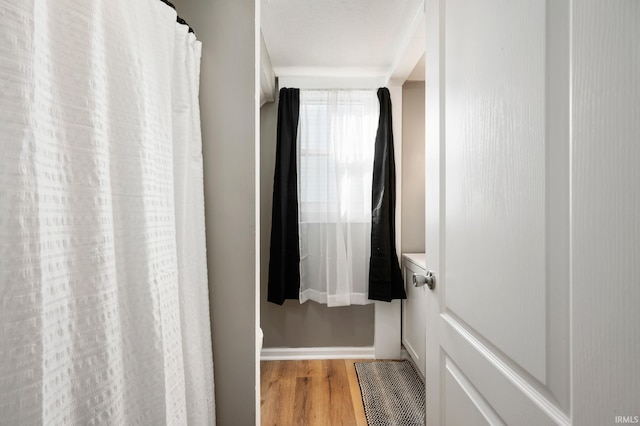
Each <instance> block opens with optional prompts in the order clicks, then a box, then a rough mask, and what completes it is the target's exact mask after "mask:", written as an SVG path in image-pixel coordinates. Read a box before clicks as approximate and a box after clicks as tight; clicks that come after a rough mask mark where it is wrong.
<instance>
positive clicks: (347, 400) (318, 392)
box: [260, 359, 371, 426]
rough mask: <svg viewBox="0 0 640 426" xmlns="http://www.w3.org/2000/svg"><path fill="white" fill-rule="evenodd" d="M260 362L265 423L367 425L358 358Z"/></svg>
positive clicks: (270, 425)
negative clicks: (357, 364)
mask: <svg viewBox="0 0 640 426" xmlns="http://www.w3.org/2000/svg"><path fill="white" fill-rule="evenodd" d="M366 361H371V360H353V359H350V360H344V359H334V360H305V361H262V362H260V386H261V400H260V406H261V408H260V417H261V423H262V426H275V425H277V426H289V425H292V426H316V425H317V426H338V425H344V426H352V425H353V426H367V419H366V417H365V414H364V407H363V405H362V396H361V395H360V386H359V385H358V377H357V375H356V370H355V367H354V365H353V364H354V363H355V362H366Z"/></svg>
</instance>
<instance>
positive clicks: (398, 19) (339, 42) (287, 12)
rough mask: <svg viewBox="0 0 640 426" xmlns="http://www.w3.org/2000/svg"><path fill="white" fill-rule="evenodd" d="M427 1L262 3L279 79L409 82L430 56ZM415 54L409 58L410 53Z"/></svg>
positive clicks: (268, 0)
mask: <svg viewBox="0 0 640 426" xmlns="http://www.w3.org/2000/svg"><path fill="white" fill-rule="evenodd" d="M423 3H424V0H261V6H260V7H261V28H262V35H263V38H264V41H265V44H266V48H267V51H268V54H269V57H270V59H271V64H272V66H273V70H274V72H275V74H276V75H277V76H279V77H283V76H289V77H291V76H293V77H301V76H307V77H314V76H334V77H335V76H339V77H345V76H349V77H357V76H380V75H382V76H386V77H387V78H391V77H393V75H394V73H397V72H398V69H400V74H402V76H401V78H404V79H406V78H407V77H408V76H409V74H410V73H411V71H412V70H413V69H414V66H415V65H416V63H418V61H419V59H420V57H421V56H422V52H423V51H424V42H423V39H424V30H423V28H424V19H423V15H424V13H423ZM407 51H409V54H408V53H407Z"/></svg>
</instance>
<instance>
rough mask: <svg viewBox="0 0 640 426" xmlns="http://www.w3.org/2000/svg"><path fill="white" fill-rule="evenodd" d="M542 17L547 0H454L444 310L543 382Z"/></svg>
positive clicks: (449, 42)
mask: <svg viewBox="0 0 640 426" xmlns="http://www.w3.org/2000/svg"><path fill="white" fill-rule="evenodd" d="M497 11H499V13H496V12H497ZM544 15H545V7H544V3H542V2H539V1H535V2H534V1H530V2H505V1H501V0H485V1H481V2H468V1H464V0H450V1H447V3H446V12H445V23H444V25H445V37H444V38H445V40H444V42H445V53H444V55H445V68H444V81H445V97H446V104H445V129H444V130H445V134H446V142H447V145H446V157H445V161H446V164H445V181H446V198H445V203H446V204H445V211H446V220H445V231H444V232H445V235H446V239H447V244H446V247H445V259H446V263H445V274H446V277H444V279H445V281H446V283H447V287H446V291H445V306H444V309H445V310H447V311H451V314H452V315H456V316H458V317H459V318H461V319H462V320H463V321H464V322H465V325H466V327H468V328H470V329H472V330H473V332H475V333H478V334H479V335H481V336H483V337H484V338H485V339H487V340H488V341H489V342H491V343H492V344H493V345H494V346H495V347H496V348H499V349H500V350H501V351H502V352H503V353H504V355H505V356H507V357H509V358H510V359H512V360H513V362H515V363H517V364H518V365H520V366H522V367H523V368H524V369H525V370H527V371H528V372H529V373H530V374H532V375H533V376H534V377H536V378H537V379H538V380H540V381H544V377H545V370H546V344H545V328H546V327H545V324H546V321H545V304H546V301H545V291H544V290H545V276H544V271H545V240H544V236H545V232H544V229H545V155H544V153H545V143H546V140H545V137H544V136H545V120H544V110H545V108H544V102H545V97H544V87H545V43H544V41H545V19H544ZM460 28H465V31H460ZM523 230H524V231H525V232H522V231H523ZM469 283H472V285H469ZM492 313H495V314H492ZM505 318H509V321H505ZM523 335H526V336H527V337H526V339H523V338H522V337H523Z"/></svg>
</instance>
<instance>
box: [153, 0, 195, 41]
mask: <svg viewBox="0 0 640 426" xmlns="http://www.w3.org/2000/svg"><path fill="white" fill-rule="evenodd" d="M160 1H161V2H162V3H164V4H166V5H167V6H169V7H170V8H172V9H173V10H175V11H176V13H177V12H178V9H176V7H175V6H174V5H173V3H171V2H170V1H167V0H160ZM176 22H178V23H179V24H182V25H186V26H187V27H189V32H190V33H194V34H195V31H193V28H191V26H190V25H189V24H187V21H185V20H184V19H182V18H181V17H180V16H178V17H177V18H176Z"/></svg>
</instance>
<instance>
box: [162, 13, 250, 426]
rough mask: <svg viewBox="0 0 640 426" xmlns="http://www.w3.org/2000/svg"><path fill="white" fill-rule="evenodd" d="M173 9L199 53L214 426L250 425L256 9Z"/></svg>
mask: <svg viewBox="0 0 640 426" xmlns="http://www.w3.org/2000/svg"><path fill="white" fill-rule="evenodd" d="M172 2H173V3H175V5H176V8H177V10H178V13H179V14H180V16H182V17H183V18H184V19H186V20H187V22H189V24H190V25H191V26H192V27H193V28H194V29H195V31H196V34H197V36H198V38H199V39H200V40H201V41H202V45H203V50H202V68H201V77H200V108H201V120H202V143H203V149H202V150H203V155H204V191H205V208H206V227H207V258H208V262H207V266H208V268H209V294H210V304H211V328H212V331H211V332H212V344H213V362H214V374H215V392H216V414H217V424H218V425H221V426H226V425H234V426H235V425H254V424H255V420H256V408H255V401H256V400H255V396H256V395H255V385H256V374H255V369H256V362H255V350H256V349H255V343H256V341H255V322H256V309H255V297H256V284H255V281H256V279H255V262H254V258H255V242H256V240H255V238H256V235H255V194H256V187H255V186H256V185H255V182H254V177H255V170H256V168H255V162H254V158H255V134H256V132H257V131H258V128H257V126H258V123H256V118H255V112H256V95H255V94H256V87H255V83H254V81H255V80H254V73H255V49H256V46H255V42H254V40H255V37H254V36H255V19H256V18H255V4H254V0H216V1H209V0H172ZM258 48H259V46H258Z"/></svg>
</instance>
